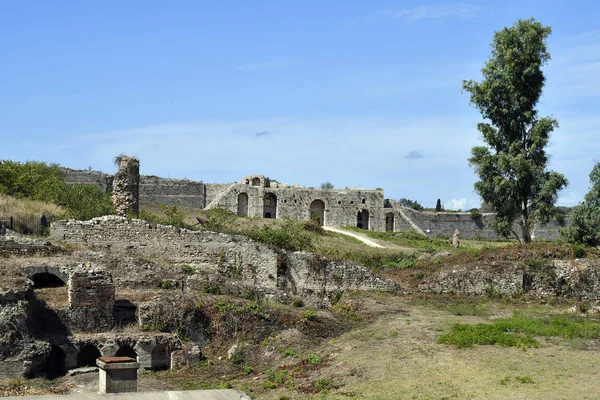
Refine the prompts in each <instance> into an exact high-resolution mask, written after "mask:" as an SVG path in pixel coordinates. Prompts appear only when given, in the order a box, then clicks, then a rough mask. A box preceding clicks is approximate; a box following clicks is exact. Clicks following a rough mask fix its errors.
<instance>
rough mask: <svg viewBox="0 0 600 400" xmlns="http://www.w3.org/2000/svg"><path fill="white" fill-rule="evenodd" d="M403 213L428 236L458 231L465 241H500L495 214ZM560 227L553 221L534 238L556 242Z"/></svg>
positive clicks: (405, 211)
mask: <svg viewBox="0 0 600 400" xmlns="http://www.w3.org/2000/svg"><path fill="white" fill-rule="evenodd" d="M402 211H403V212H404V214H406V216H407V217H408V218H410V220H411V221H412V222H414V223H415V224H416V225H417V226H418V227H419V228H421V230H423V232H425V233H426V234H427V235H428V236H432V237H443V238H449V237H451V236H452V234H453V233H454V231H455V230H456V229H458V230H459V231H460V237H461V238H464V239H486V240H495V239H498V235H497V234H496V232H495V231H494V228H493V227H492V224H491V223H492V221H493V220H494V214H493V213H486V214H482V216H481V217H479V218H473V217H472V216H471V213H464V212H463V213H458V212H457V213H453V212H439V213H436V212H427V211H415V210H412V209H409V208H402ZM560 226H561V225H560V224H559V223H558V221H556V220H552V221H550V223H548V224H547V225H546V226H544V227H539V228H537V229H536V230H535V233H534V236H535V238H536V239H544V240H556V239H558V238H560V232H559V230H558V229H559V227H560Z"/></svg>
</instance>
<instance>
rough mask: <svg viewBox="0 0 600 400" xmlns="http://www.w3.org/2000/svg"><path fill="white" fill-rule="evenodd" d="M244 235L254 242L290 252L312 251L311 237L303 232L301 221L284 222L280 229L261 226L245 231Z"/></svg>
mask: <svg viewBox="0 0 600 400" xmlns="http://www.w3.org/2000/svg"><path fill="white" fill-rule="evenodd" d="M246 235H247V236H248V237H250V238H251V239H254V240H256V241H259V242H262V243H265V244H270V245H273V246H277V247H281V248H282V249H286V250H291V251H303V250H304V251H311V250H314V245H313V241H312V237H311V236H310V235H309V234H308V233H306V232H305V230H304V223H303V221H294V220H286V221H285V222H284V223H283V224H282V226H281V228H270V227H268V226H266V225H265V226H263V227H262V228H261V229H259V228H257V227H255V228H254V229H252V230H250V231H247V232H246Z"/></svg>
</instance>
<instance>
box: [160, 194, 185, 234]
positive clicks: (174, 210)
mask: <svg viewBox="0 0 600 400" xmlns="http://www.w3.org/2000/svg"><path fill="white" fill-rule="evenodd" d="M180 204H181V201H180V200H179V199H177V200H175V201H174V202H173V204H171V205H168V204H161V205H160V206H161V207H162V209H163V212H164V213H165V215H166V216H167V220H166V222H167V224H168V225H172V226H176V227H178V228H184V227H185V224H184V222H183V220H184V218H185V214H184V212H183V211H181V210H180V209H179V205H180Z"/></svg>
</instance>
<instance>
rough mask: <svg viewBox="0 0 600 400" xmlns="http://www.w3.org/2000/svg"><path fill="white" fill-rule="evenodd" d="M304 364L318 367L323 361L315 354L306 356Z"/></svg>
mask: <svg viewBox="0 0 600 400" xmlns="http://www.w3.org/2000/svg"><path fill="white" fill-rule="evenodd" d="M306 362H308V363H309V364H311V365H319V364H321V363H322V362H323V359H322V358H321V357H319V356H317V355H316V354H314V353H311V354H309V355H308V356H306Z"/></svg>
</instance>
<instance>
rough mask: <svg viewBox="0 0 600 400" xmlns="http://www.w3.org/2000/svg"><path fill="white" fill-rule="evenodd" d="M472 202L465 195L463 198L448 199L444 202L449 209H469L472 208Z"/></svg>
mask: <svg viewBox="0 0 600 400" xmlns="http://www.w3.org/2000/svg"><path fill="white" fill-rule="evenodd" d="M469 205H470V202H469V200H467V199H466V198H465V197H463V198H462V199H452V200H450V201H447V202H445V203H444V208H446V209H447V210H455V211H457V210H462V211H465V210H468V209H470V208H473V207H470V206H469Z"/></svg>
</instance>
